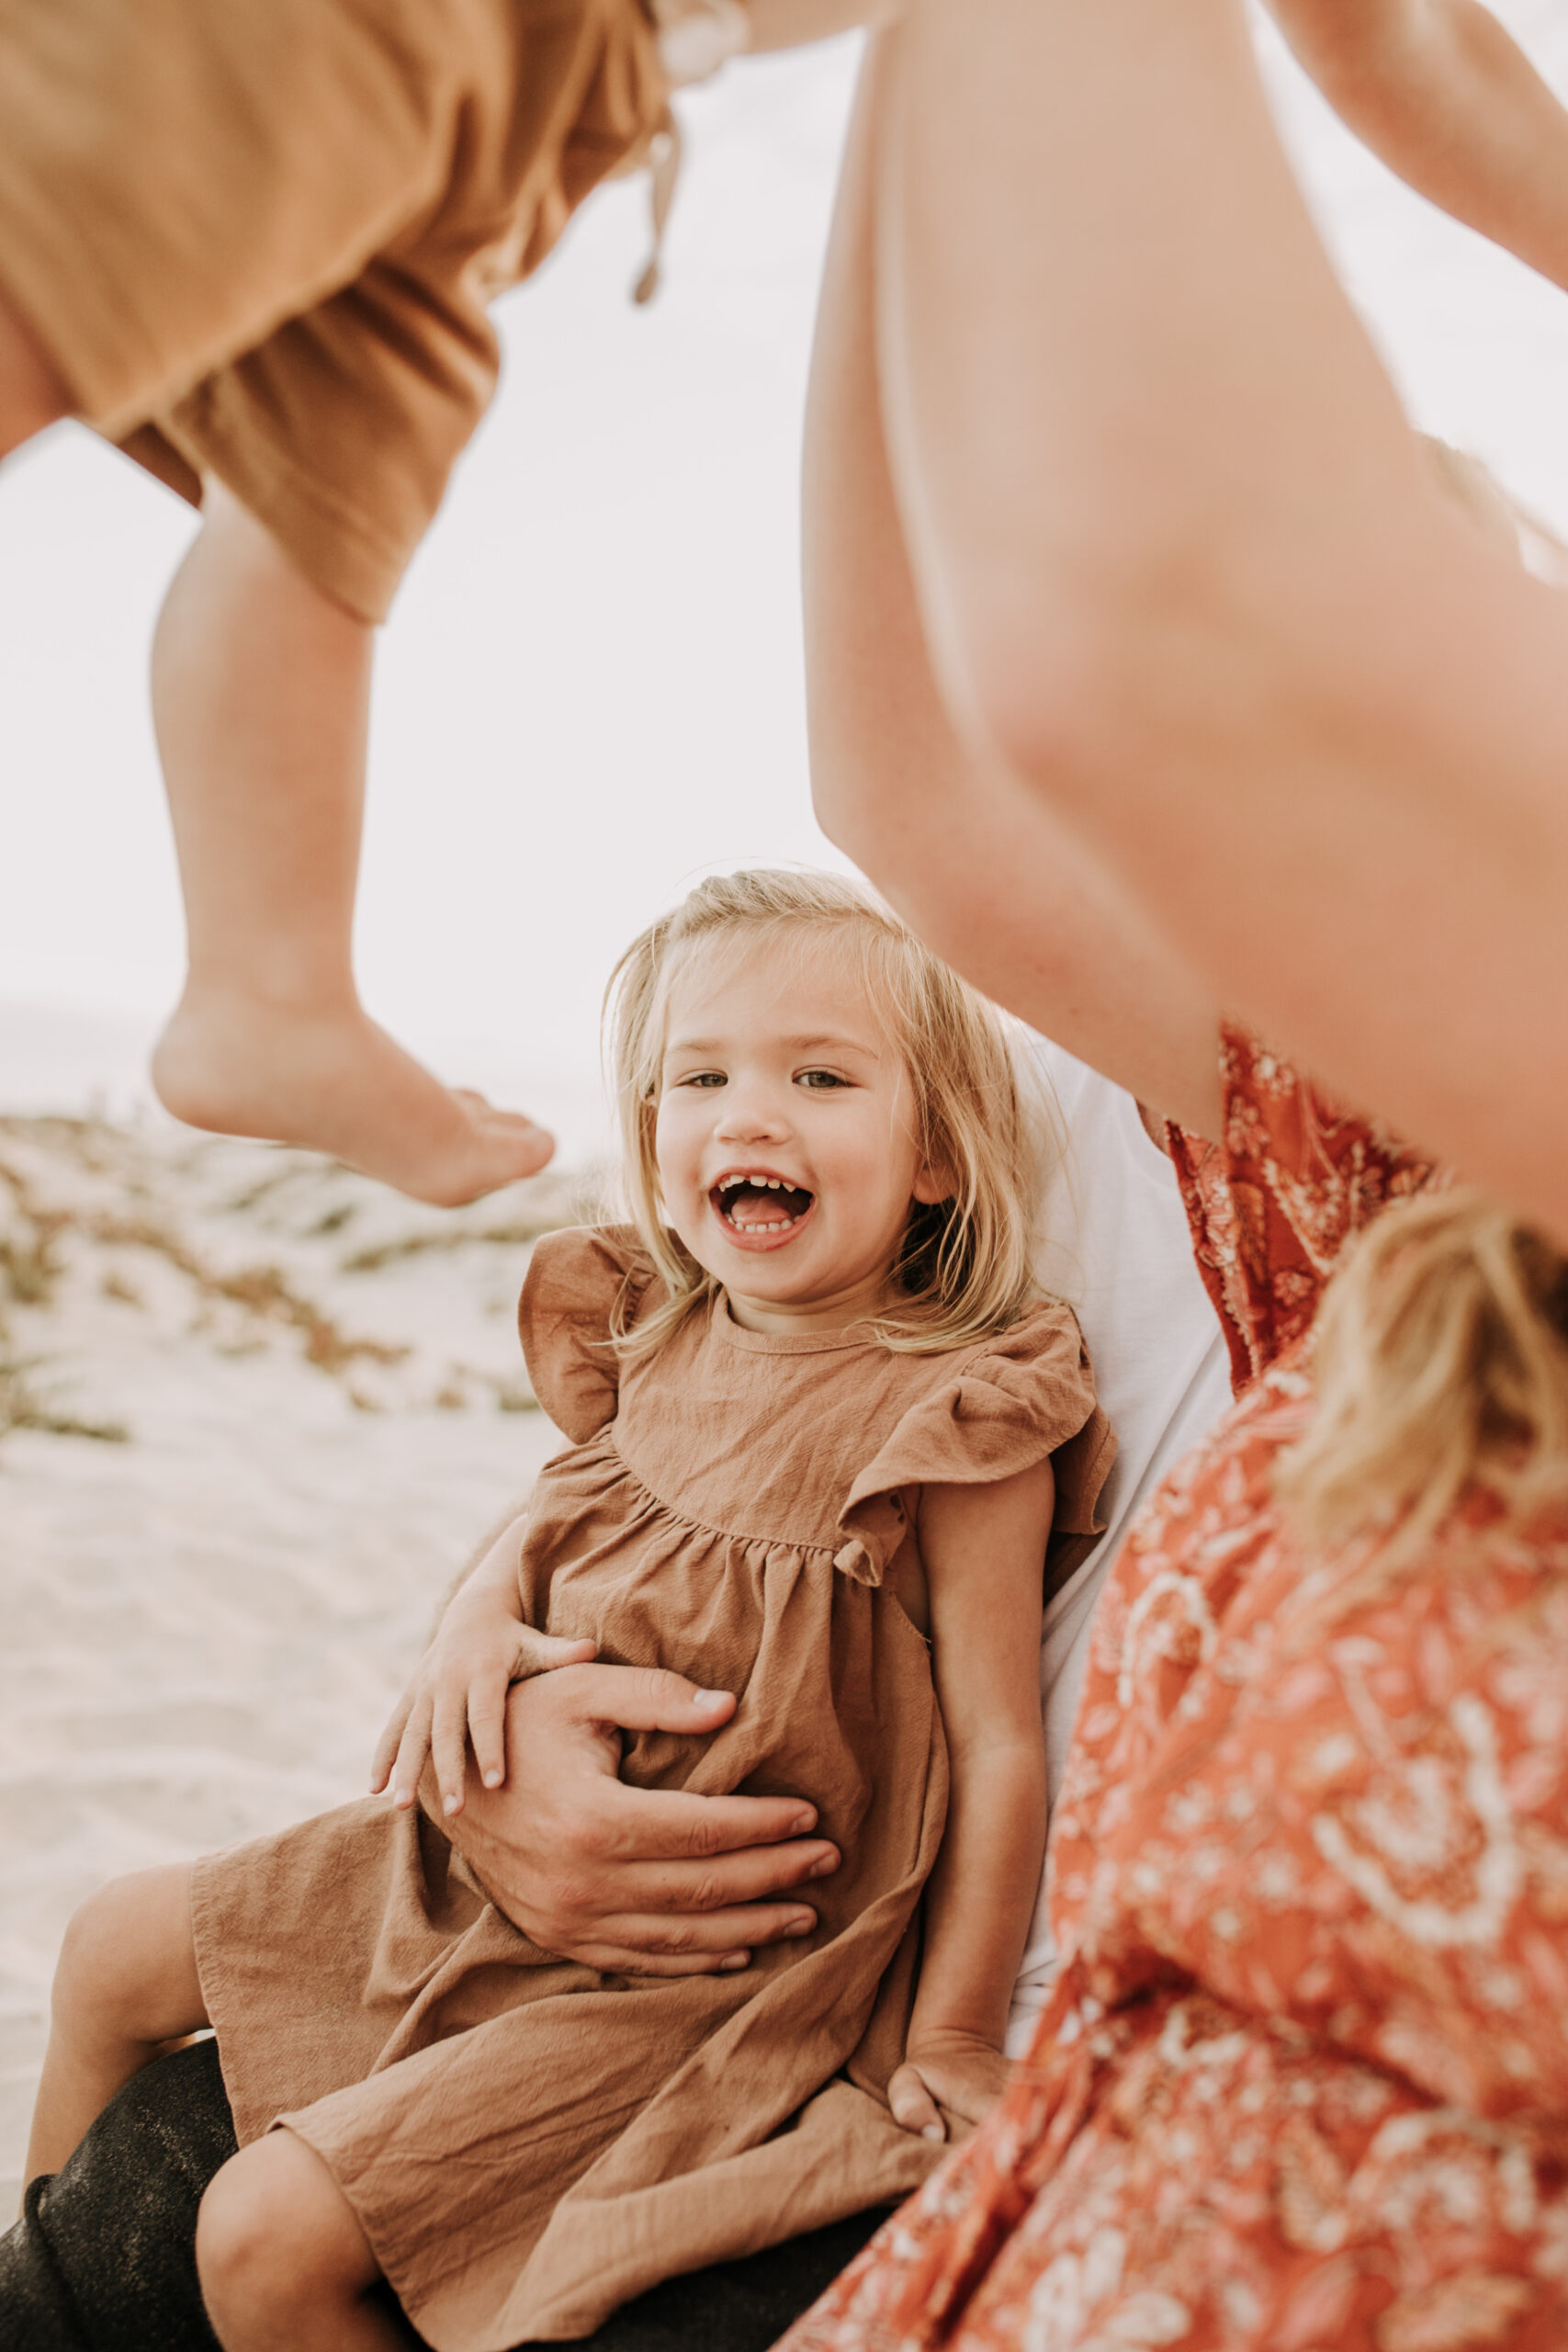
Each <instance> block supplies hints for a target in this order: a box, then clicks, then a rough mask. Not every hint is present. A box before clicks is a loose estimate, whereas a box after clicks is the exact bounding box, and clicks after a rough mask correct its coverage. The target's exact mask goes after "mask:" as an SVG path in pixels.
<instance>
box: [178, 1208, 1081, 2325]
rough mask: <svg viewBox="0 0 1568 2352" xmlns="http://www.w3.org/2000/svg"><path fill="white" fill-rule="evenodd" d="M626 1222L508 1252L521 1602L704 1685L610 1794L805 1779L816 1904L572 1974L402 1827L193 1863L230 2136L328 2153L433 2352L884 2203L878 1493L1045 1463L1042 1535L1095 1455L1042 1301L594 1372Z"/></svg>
mask: <svg viewBox="0 0 1568 2352" xmlns="http://www.w3.org/2000/svg"><path fill="white" fill-rule="evenodd" d="M635 1266H636V1260H635V1253H634V1250H633V1248H632V1245H631V1240H630V1237H629V1236H626V1235H619V1234H616V1233H615V1232H604V1231H590V1230H583V1231H578V1232H573V1233H568V1234H560V1235H554V1236H550V1237H547V1238H546V1239H545V1240H543V1241H541V1242H540V1243H539V1244H538V1245H537V1246H536V1251H535V1255H534V1259H533V1261H532V1263H531V1266H530V1269H529V1273H528V1278H527V1282H526V1284H525V1290H524V1295H523V1304H522V1318H521V1319H522V1329H523V1337H524V1345H525V1352H526V1356H527V1361H528V1366H529V1371H530V1374H531V1375H532V1378H533V1380H534V1384H535V1388H536V1394H537V1395H538V1397H539V1398H540V1401H541V1403H543V1405H544V1406H545V1408H546V1409H547V1411H548V1412H549V1413H550V1415H551V1417H552V1419H555V1420H556V1421H557V1423H558V1425H559V1426H560V1427H561V1428H562V1429H563V1430H565V1432H566V1434H567V1435H568V1437H569V1438H570V1439H571V1440H572V1441H573V1442H572V1444H571V1446H570V1449H569V1450H568V1451H567V1452H566V1453H562V1454H559V1455H558V1456H557V1457H556V1459H555V1460H554V1461H553V1462H552V1463H550V1464H547V1467H546V1469H545V1470H544V1472H543V1473H542V1474H541V1476H540V1479H539V1483H538V1486H537V1488H536V1494H535V1498H534V1502H533V1507H532V1510H531V1513H530V1517H529V1522H528V1527H527V1532H526V1534H525V1539H524V1543H523V1549H522V1558H521V1566H520V1577H521V1587H522V1598H523V1602H524V1608H525V1614H526V1616H527V1617H528V1619H529V1622H530V1623H534V1624H536V1625H539V1626H543V1627H545V1628H547V1630H548V1631H549V1632H551V1633H553V1634H567V1635H570V1636H589V1637H591V1638H592V1639H593V1640H594V1641H596V1642H597V1643H598V1644H599V1645H600V1656H601V1657H603V1658H604V1659H605V1660H606V1661H608V1662H611V1663H617V1664H627V1665H637V1666H660V1667H670V1668H675V1669H676V1670H677V1671H679V1672H681V1673H682V1674H685V1675H689V1676H691V1677H692V1678H693V1679H695V1680H697V1681H698V1682H700V1683H702V1684H704V1685H707V1686H712V1687H716V1688H720V1689H727V1690H731V1691H736V1692H737V1693H738V1695H739V1707H738V1709H737V1712H736V1714H735V1716H734V1718H733V1719H732V1721H731V1722H730V1723H729V1724H728V1725H727V1726H726V1727H725V1728H724V1729H723V1730H721V1731H719V1732H718V1733H716V1734H715V1735H713V1736H711V1737H709V1738H707V1739H695V1738H683V1737H675V1736H671V1735H669V1734H664V1733H649V1734H644V1735H639V1736H637V1737H636V1738H633V1739H630V1740H628V1743H627V1747H626V1756H625V1761H624V1765H623V1777H624V1778H625V1779H626V1780H627V1781H630V1782H631V1783H633V1784H634V1785H636V1786H638V1787H643V1788H658V1789H673V1788H682V1789H690V1790H693V1791H696V1792H706V1793H719V1792H728V1791H732V1790H737V1789H739V1790H742V1791H746V1792H755V1793H758V1794H764V1793H766V1794H778V1793H790V1794H795V1795H800V1796H804V1797H807V1798H808V1799H809V1800H810V1801H811V1802H812V1803H813V1804H815V1805H816V1806H817V1807H818V1815H819V1823H818V1826H819V1829H820V1831H821V1833H822V1834H823V1835H824V1836H827V1837H829V1838H832V1839H834V1840H835V1842H836V1843H837V1844H838V1845H839V1846H840V1849H841V1851H842V1854H843V1858H844V1859H843V1863H842V1867H841V1869H840V1871H838V1873H837V1874H836V1875H835V1876H833V1877H831V1878H829V1879H827V1880H824V1881H822V1882H820V1883H818V1885H816V1886H814V1887H813V1889H812V1902H813V1904H814V1905H816V1906H817V1907H818V1911H819V1915H820V1916H819V1924H818V1928H817V1930H816V1931H815V1932H814V1933H813V1934H812V1935H811V1936H809V1937H807V1938H806V1939H802V1940H800V1941H797V1942H792V1943H787V1944H784V1945H780V1946H777V1947H775V1948H773V1950H771V1951H759V1952H758V1953H757V1955H756V1957H755V1959H754V1960H753V1962H752V1964H751V1966H750V1968H749V1969H747V1970H746V1971H744V1972H742V1973H737V1974H734V1975H725V1976H702V1977H693V1978H687V1979H682V1980H678V1981H675V1982H664V1981H660V1980H651V1979H644V1980H641V1981H635V1980H627V1979H623V1978H617V1977H610V1976H605V1975H603V1974H601V1973H598V1972H596V1971H595V1970H592V1969H590V1968H585V1967H581V1966H578V1965H576V1964H575V1963H571V1962H563V1961H560V1960H558V1959H556V1958H554V1957H552V1956H551V1955H550V1954H549V1953H547V1952H543V1951H538V1950H536V1948H535V1947H534V1946H532V1945H531V1944H529V1943H528V1942H527V1941H525V1939H524V1938H523V1937H522V1936H521V1935H520V1934H519V1933H518V1931H517V1930H516V1929H515V1928H513V1926H512V1925H511V1924H510V1923H509V1922H508V1921H507V1920H506V1919H505V1918H504V1917H503V1916H502V1914H501V1913H500V1911H499V1910H497V1908H496V1907H495V1906H494V1905H492V1904H491V1902H490V1901H489V1900H488V1898H487V1895H486V1893H485V1889H484V1887H483V1886H482V1885H481V1884H480V1883H479V1881H478V1880H477V1879H476V1878H475V1877H474V1875H473V1874H472V1873H471V1871H469V1870H468V1868H467V1867H466V1866H465V1864H464V1863H463V1862H462V1860H460V1858H459V1857H458V1856H457V1853H456V1852H455V1850H454V1849H453V1848H452V1847H451V1846H450V1845H449V1843H448V1841H447V1839H446V1837H445V1836H444V1835H443V1834H442V1831H441V1830H440V1828H439V1827H438V1826H436V1825H435V1823H434V1820H432V1819H431V1818H429V1817H427V1816H426V1815H424V1814H423V1813H422V1812H419V1811H418V1810H415V1811H412V1812H407V1813H400V1812H398V1811H396V1810H395V1809H394V1808H392V1807H390V1806H389V1805H388V1804H385V1802H367V1803H365V1804H355V1805H350V1806H347V1807H345V1808H344V1809H343V1810H342V1811H341V1812H338V1813H334V1814H330V1815H325V1816H324V1817H322V1818H321V1819H319V1820H317V1821H313V1822H309V1823H307V1824H305V1825H304V1826H302V1827H300V1828H298V1829H295V1830H292V1831H288V1832H286V1833H285V1834H284V1835H283V1836H281V1837H279V1838H268V1839H263V1840H261V1841H259V1842H256V1843H254V1844H250V1845H247V1846H244V1847H242V1848H239V1849H236V1850H234V1851H232V1852H231V1853H229V1854H227V1855H221V1856H219V1857H216V1858H214V1859H211V1860H207V1861H205V1862H203V1863H201V1864H198V1866H197V1873H196V1879H195V1889H194V1916H195V1926H196V1940H197V1962H198V1965H199V1968H200V1972H201V1980H202V1986H203V1990H204V1993H205V1995H206V1997H207V2001H208V2005H209V2015H210V2016H211V2018H212V2021H213V2024H214V2025H215V2027H216V2028H217V2031H218V2040H219V2047H220V2052H221V2056H222V2063H223V2070H224V2079H225V2082H226V2085H227V2086H228V2090H229V2095H230V2098H231V2102H232V2105H233V2110H234V2119H235V2128H236V2131H237V2132H238V2135H239V2138H240V2141H241V2143H242V2144H243V2143H245V2142H247V2141H249V2140H252V2139H254V2138H255V2137H256V2136H257V2135H258V2134H259V2133H261V2132H263V2131H265V2130H266V2129H267V2128H268V2127H269V2125H271V2124H273V2123H275V2122H276V2121H277V2120H283V2121H284V2122H286V2123H287V2125H288V2128H289V2129H291V2130H293V2131H297V2132H298V2133H299V2135H300V2137H301V2138H303V2139H304V2140H305V2141H307V2142H308V2143H309V2144H310V2146H311V2147H312V2148H314V2149H315V2150H316V2151H317V2153H318V2154H320V2155H321V2157H322V2158H323V2160H324V2161H325V2162H326V2163H327V2164H328V2165H329V2166H330V2167H331V2169H332V2171H333V2175H334V2177H335V2178H336V2179H337V2181H338V2183H339V2186H340V2187H341V2188H342V2189H343V2190H344V2194H345V2195H346V2197H347V2198H348V2199H349V2201H350V2202H351V2204H352V2205H353V2207H354V2210H355V2213H356V2214H357V2216H358V2218H359V2220H360V2222H361V2223H362V2224H363V2226H364V2228H365V2231H366V2233H367V2237H368V2239H369V2241H370V2244H371V2245H372V2247H373V2248H374V2250H375V2253H376V2256H377V2259H378V2262H379V2263H380V2264H381V2266H382V2268H383V2270H384V2271H385V2273H386V2275H387V2277H388V2278H389V2280H390V2281H391V2284H392V2286H393V2288H394V2290H396V2292H397V2294H398V2297H399V2299H400V2301H401V2303H402V2304H403V2307H404V2309H405V2310H406V2311H407V2312H408V2314H409V2316H410V2318H411V2319H412V2321H413V2323H414V2324H415V2326H416V2327H417V2328H418V2329H419V2331H420V2333H421V2335H423V2337H424V2338H425V2339H426V2340H427V2341H428V2342H429V2343H430V2344H431V2345H433V2346H434V2347H435V2352H503V2347H508V2346H513V2345H515V2344H518V2343H520V2342H522V2341H525V2340H532V2339H536V2338H541V2337H542V2338H555V2337H564V2338H571V2337H576V2336H581V2335H584V2334H586V2333H587V2332H588V2331H589V2330H590V2329H592V2328H593V2327H594V2326H596V2325H597V2324H599V2322H600V2321H601V2320H602V2319H603V2318H604V2316H605V2314H606V2313H607V2312H610V2311H612V2310H613V2309H614V2308H615V2306H616V2305H617V2304H619V2303H621V2302H623V2301H626V2299H627V2298H628V2297H630V2296H633V2295H635V2294H637V2293H638V2292H639V2291H640V2290H643V2289H645V2288H647V2287H649V2286H650V2285H651V2284H652V2283H654V2282H655V2281H657V2280H659V2279H661V2278H667V2277H670V2276H671V2275H672V2274H675V2273H678V2272H681V2271H684V2270H688V2269H693V2268H695V2267H699V2266H703V2265H707V2264H712V2263H715V2262H717V2261H719V2260H722V2259H726V2258H728V2257H732V2256H739V2255H743V2254H746V2253H748V2252H750V2251H752V2250H754V2249H756V2248H759V2247H762V2246H765V2245H773V2244H776V2243H778V2242H780V2241H781V2240H784V2239H785V2238H790V2237H794V2236H796V2235H798V2234H799V2233H803V2232H806V2231H809V2230H813V2229H816V2228H818V2227H821V2226H823V2225H825V2224H828V2223H830V2222H835V2221H838V2220H840V2219H841V2218H842V2217H844V2216H846V2215H849V2214H852V2213H856V2212H859V2211H863V2210H864V2209H865V2208H866V2207H867V2206H868V2205H873V2204H876V2203H878V2202H885V2201H891V2200H892V2199H895V2198H897V2197H899V2196H901V2195H903V2194H905V2193H907V2192H908V2189H910V2188H913V2187H914V2186H916V2185H917V2184H918V2183H919V2181H920V2180H921V2179H923V2178H924V2177H925V2176H926V2174H927V2173H928V2172H929V2170H930V2169H931V2164H932V2162H933V2161H934V2155H935V2153H936V2152H934V2151H933V2150H932V2148H931V2145H930V2143H927V2142H925V2141H923V2140H921V2139H920V2138H919V2137H918V2136H915V2135H912V2134H910V2133H908V2132H906V2131H901V2130H900V2129H899V2128H898V2126H897V2124H895V2123H894V2121H893V2120H892V2117H891V2115H890V2113H889V2111H888V2109H887V2106H886V2085H887V2081H888V2078H889V2076H890V2075H891V2074H892V2072H893V2070H894V2068H895V2067H896V2066H897V2064H899V2063H900V2061H901V2059H902V2056H903V2052H904V2044H905V2039H906V2034H907V2029H908V2018H909V2013H910V2008H911V2005H912V1999H913V1993H914V1986H915V1981H916V1970H917V1959H918V1945H919V1922H918V1905H919V1894H920V1889H921V1886H922V1884H923V1883H924V1881H925V1878H926V1876H927V1874H928V1872H929V1871H930V1870H931V1864H932V1862H933V1861H934V1860H935V1857H936V1852H937V1849H938V1845H939V1842H940V1839H941V1836H942V1824H943V1817H944V1812H945V1806H946V1792H947V1760H946V1751H945V1747H944V1743H943V1738H942V1724H941V1720H940V1715H939V1713H938V1708H937V1703H936V1698H935V1692H934V1689H933V1685H932V1679H931V1667H930V1657H929V1649H928V1645H927V1643H926V1642H925V1640H924V1639H923V1638H922V1636H921V1635H920V1634H919V1632H918V1631H917V1630H916V1628H915V1626H914V1624H913V1623H912V1622H911V1621H910V1619H909V1618H908V1616H907V1615H906V1614H905V1612H904V1611H903V1609H902V1608H901V1607H900V1605H899V1603H898V1602H897V1600H896V1599H895V1598H894V1595H893V1593H892V1591H891V1589H889V1588H888V1587H887V1586H886V1584H885V1582H884V1575H885V1571H886V1568H887V1567H888V1566H889V1563H890V1562H891V1560H892V1559H893V1557H894V1556H895V1555H896V1554H897V1551H898V1549H899V1547H900V1545H901V1544H903V1543H904V1542H905V1541H906V1539H907V1537H908V1534H909V1521H908V1510H907V1503H906V1497H907V1494H908V1488H909V1487H910V1486H911V1485H914V1484H919V1483H921V1482H925V1481H930V1480H939V1481H944V1482H953V1483H957V1484H979V1483H984V1482H987V1481H991V1480H995V1479H998V1478H1003V1477H1006V1476H1010V1475H1011V1474H1013V1473H1014V1472H1017V1471H1020V1470H1021V1469H1023V1468H1025V1467H1027V1466H1029V1465H1030V1464H1033V1463H1037V1462H1039V1461H1041V1460H1043V1459H1044V1458H1045V1457H1046V1456H1051V1457H1052V1458H1053V1459H1054V1462H1055V1473H1056V1485H1057V1502H1056V1513H1055V1532H1054V1536H1053V1552H1054V1553H1055V1554H1057V1555H1061V1556H1063V1557H1064V1558H1065V1559H1066V1560H1067V1561H1069V1562H1070V1561H1071V1559H1073V1558H1074V1557H1076V1556H1077V1555H1079V1554H1081V1553H1082V1552H1083V1551H1085V1550H1087V1548H1088V1547H1089V1545H1090V1544H1092V1543H1093V1541H1094V1538H1095V1534H1096V1532H1097V1521H1096V1514H1095V1502H1096V1498H1097V1496H1098V1494H1099V1491H1100V1486H1101V1484H1102V1483H1103V1480H1104V1476H1105V1472H1106V1469H1107V1467H1108V1466H1109V1463H1110V1460H1111V1455H1112V1453H1113V1451H1114V1440H1113V1439H1112V1437H1111V1432H1110V1429H1109V1425H1108V1423H1107V1422H1106V1420H1105V1418H1104V1416H1103V1414H1102V1413H1101V1412H1100V1408H1099V1407H1098V1405H1097V1404H1096V1401H1095V1397H1094V1389H1093V1384H1092V1380H1091V1377H1090V1374H1089V1365H1088V1360H1087V1357H1086V1355H1085V1352H1084V1350H1083V1345H1082V1341H1081V1339H1080V1336H1079V1332H1078V1328H1077V1321H1076V1319H1075V1318H1074V1317H1073V1315H1072V1312H1071V1310H1070V1309H1069V1308H1067V1307H1065V1306H1059V1305H1056V1304H1042V1305H1040V1306H1038V1307H1036V1308H1035V1309H1033V1310H1032V1311H1031V1312H1029V1313H1027V1314H1026V1315H1025V1316H1024V1317H1023V1318H1022V1319H1021V1321H1020V1322H1019V1323H1017V1324H1016V1325H1015V1326H1014V1327H1013V1328H1012V1329H1010V1330H1008V1331H1006V1332H1004V1333H1002V1334H1000V1335H998V1336H997V1337H996V1338H993V1339H990V1340H987V1341H985V1342H984V1343H982V1344H980V1345H977V1346H975V1347H972V1348H969V1349H966V1350H960V1351H953V1352H950V1353H946V1354H942V1355H934V1356H919V1355H908V1354H902V1353H898V1354H895V1353H893V1352H891V1351H888V1350H886V1349H885V1348H883V1347H881V1346H879V1345H877V1344H876V1343H875V1342H874V1341H873V1340H870V1339H868V1338H867V1337H866V1336H865V1334H864V1332H863V1330H860V1331H853V1330H852V1331H850V1332H845V1333H828V1334H816V1335H806V1336H801V1337H773V1336H769V1335H761V1334H756V1333H752V1332H749V1331H745V1330H743V1329H740V1328H739V1326H737V1325H736V1324H735V1323H734V1322H733V1321H732V1320H731V1318H730V1317H729V1314H728V1305H727V1303H726V1301H725V1299H724V1298H723V1296H722V1295H720V1296H719V1297H718V1298H717V1299H716V1301H714V1302H713V1303H712V1304H711V1306H705V1307H704V1308H703V1309H701V1310H698V1311H696V1312H694V1314H693V1315H692V1316H690V1317H688V1318H687V1320H686V1322H685V1323H684V1325H683V1326H682V1327H681V1329H679V1330H678V1331H677V1332H676V1333H675V1334H674V1336H672V1337H671V1339H670V1340H668V1342H667V1343H666V1344H665V1345H664V1346H662V1347H661V1348H660V1350H659V1351H658V1352H657V1353H656V1354H655V1355H654V1356H652V1357H651V1358H649V1359H648V1360H646V1361H645V1362H643V1363H639V1364H637V1365H635V1366H633V1367H631V1368H629V1369H627V1370H626V1371H624V1372H623V1371H621V1370H620V1369H619V1368H618V1366H617V1363H616V1359H615V1354H614V1352H613V1351H612V1350H611V1349H610V1347H609V1345H608V1335H609V1328H610V1317H611V1313H612V1310H613V1308H614V1306H615V1301H616V1299H617V1298H618V1297H619V1296H620V1295H622V1292H623V1288H624V1286H625V1285H626V1283H628V1281H632V1282H634V1283H635V1281H636V1274H635Z"/></svg>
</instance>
